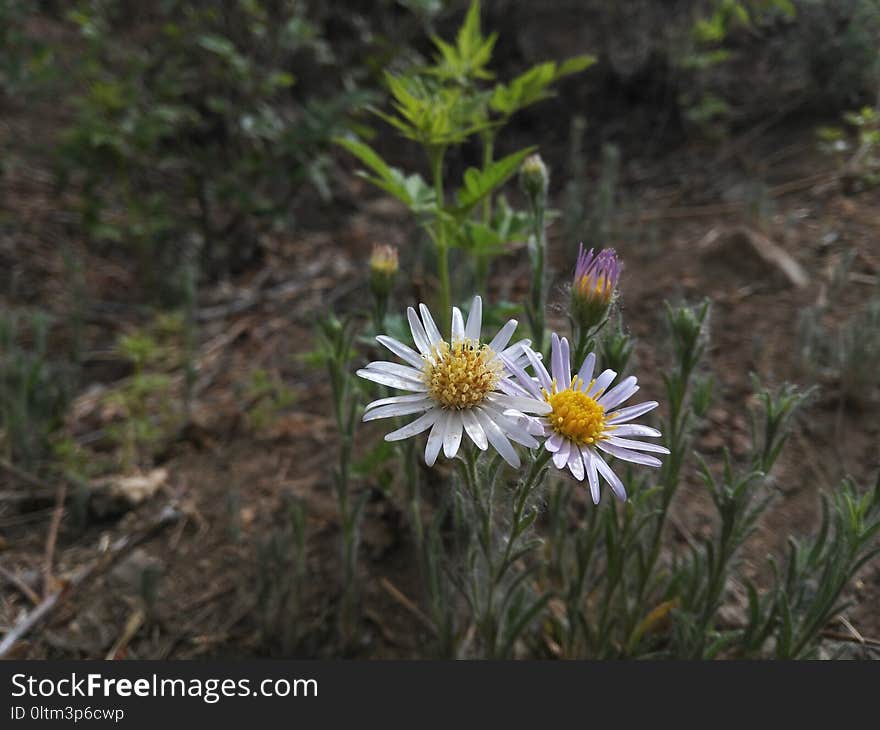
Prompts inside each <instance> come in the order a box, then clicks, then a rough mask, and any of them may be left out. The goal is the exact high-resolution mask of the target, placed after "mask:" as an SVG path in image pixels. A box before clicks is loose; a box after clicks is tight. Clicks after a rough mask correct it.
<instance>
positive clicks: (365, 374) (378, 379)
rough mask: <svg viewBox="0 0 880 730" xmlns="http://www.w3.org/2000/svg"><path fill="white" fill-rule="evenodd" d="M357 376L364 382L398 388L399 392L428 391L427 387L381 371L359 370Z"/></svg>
mask: <svg viewBox="0 0 880 730" xmlns="http://www.w3.org/2000/svg"><path fill="white" fill-rule="evenodd" d="M357 374H358V375H359V376H360V377H362V378H363V379H364V380H372V381H373V382H374V383H379V385H387V386H388V387H390V388H399V389H400V390H412V391H415V392H417V393H424V392H426V391H427V390H428V386H427V385H425V384H424V383H420V382H418V381H415V380H411V379H409V378H401V377H399V376H397V375H392V374H391V373H386V372H383V371H381V370H370V369H369V368H361V369H360V370H358V371H357Z"/></svg>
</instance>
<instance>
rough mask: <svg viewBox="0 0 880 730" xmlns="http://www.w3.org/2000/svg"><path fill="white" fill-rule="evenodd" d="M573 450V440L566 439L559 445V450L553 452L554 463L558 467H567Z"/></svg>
mask: <svg viewBox="0 0 880 730" xmlns="http://www.w3.org/2000/svg"><path fill="white" fill-rule="evenodd" d="M570 452H571V441H569V440H568V439H565V440H564V441H563V442H562V444H561V445H560V447H559V450H558V451H557V452H556V453H555V454H553V457H552V458H553V463H554V465H555V466H556V468H557V469H565V465H566V464H567V463H568V455H569V453H570Z"/></svg>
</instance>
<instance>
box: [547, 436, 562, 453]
mask: <svg viewBox="0 0 880 730" xmlns="http://www.w3.org/2000/svg"><path fill="white" fill-rule="evenodd" d="M565 440H566V439H565V438H563V436H562V434H561V433H557V432H556V431H554V432H553V433H552V434H551V435H550V438H548V439H547V440H546V441H545V442H544V448H546V449H547V451H552V452H556V451H559V449H560V448H562V444H563V443H564V442H565Z"/></svg>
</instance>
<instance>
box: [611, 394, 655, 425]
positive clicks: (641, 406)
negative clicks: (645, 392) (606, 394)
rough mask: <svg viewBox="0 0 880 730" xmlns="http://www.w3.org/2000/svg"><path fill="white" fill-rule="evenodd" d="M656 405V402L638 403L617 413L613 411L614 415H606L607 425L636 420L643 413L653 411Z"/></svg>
mask: <svg viewBox="0 0 880 730" xmlns="http://www.w3.org/2000/svg"><path fill="white" fill-rule="evenodd" d="M658 405H660V404H659V403H658V402H657V401H655V400H649V401H645V402H644V403H638V404H636V405H634V406H627V407H626V408H621V409H620V410H619V411H614V413H610V414H608V421H607V422H608V423H609V424H618V423H625V422H626V421H631V420H632V419H633V418H638V417H639V416H641V415H642V414H643V413H647V412H648V411H653V410H654V409H655V408H656V407H657V406H658Z"/></svg>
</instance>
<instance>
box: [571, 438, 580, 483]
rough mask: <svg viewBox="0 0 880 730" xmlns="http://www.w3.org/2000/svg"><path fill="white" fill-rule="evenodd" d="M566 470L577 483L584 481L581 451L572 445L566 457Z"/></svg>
mask: <svg viewBox="0 0 880 730" xmlns="http://www.w3.org/2000/svg"><path fill="white" fill-rule="evenodd" d="M568 470H569V471H570V472H571V474H572V476H573V477H574V478H575V479H577V480H578V481H579V482H582V481H583V480H584V460H583V459H582V458H581V450H580V449H579V448H578V447H577V446H575V445H574V444H572V449H571V453H570V454H569V455H568Z"/></svg>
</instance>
